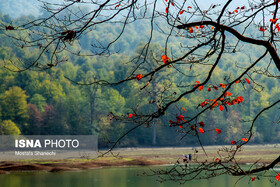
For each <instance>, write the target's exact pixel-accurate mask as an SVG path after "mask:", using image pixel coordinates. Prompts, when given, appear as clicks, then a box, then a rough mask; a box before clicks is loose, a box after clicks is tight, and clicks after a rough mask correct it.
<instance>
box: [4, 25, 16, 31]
mask: <svg viewBox="0 0 280 187" xmlns="http://www.w3.org/2000/svg"><path fill="white" fill-rule="evenodd" d="M5 28H6V30H15V28H14V27H13V26H11V25H9V26H6V27H5Z"/></svg>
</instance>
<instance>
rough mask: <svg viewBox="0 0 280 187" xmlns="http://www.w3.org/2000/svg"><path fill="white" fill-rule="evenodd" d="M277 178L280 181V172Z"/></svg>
mask: <svg viewBox="0 0 280 187" xmlns="http://www.w3.org/2000/svg"><path fill="white" fill-rule="evenodd" d="M276 180H277V181H280V173H278V174H277V175H276Z"/></svg>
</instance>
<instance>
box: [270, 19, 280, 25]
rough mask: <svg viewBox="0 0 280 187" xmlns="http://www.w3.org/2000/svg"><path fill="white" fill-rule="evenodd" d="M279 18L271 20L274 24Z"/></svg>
mask: <svg viewBox="0 0 280 187" xmlns="http://www.w3.org/2000/svg"><path fill="white" fill-rule="evenodd" d="M277 20H278V18H275V19H270V20H269V21H270V22H272V23H273V24H275V23H276V22H277Z"/></svg>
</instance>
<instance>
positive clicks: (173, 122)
mask: <svg viewBox="0 0 280 187" xmlns="http://www.w3.org/2000/svg"><path fill="white" fill-rule="evenodd" d="M169 123H170V124H177V123H178V122H176V121H172V120H169Z"/></svg>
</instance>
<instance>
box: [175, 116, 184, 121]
mask: <svg viewBox="0 0 280 187" xmlns="http://www.w3.org/2000/svg"><path fill="white" fill-rule="evenodd" d="M176 119H177V121H178V122H180V121H182V120H184V116H183V115H179V116H177V117H176Z"/></svg>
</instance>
